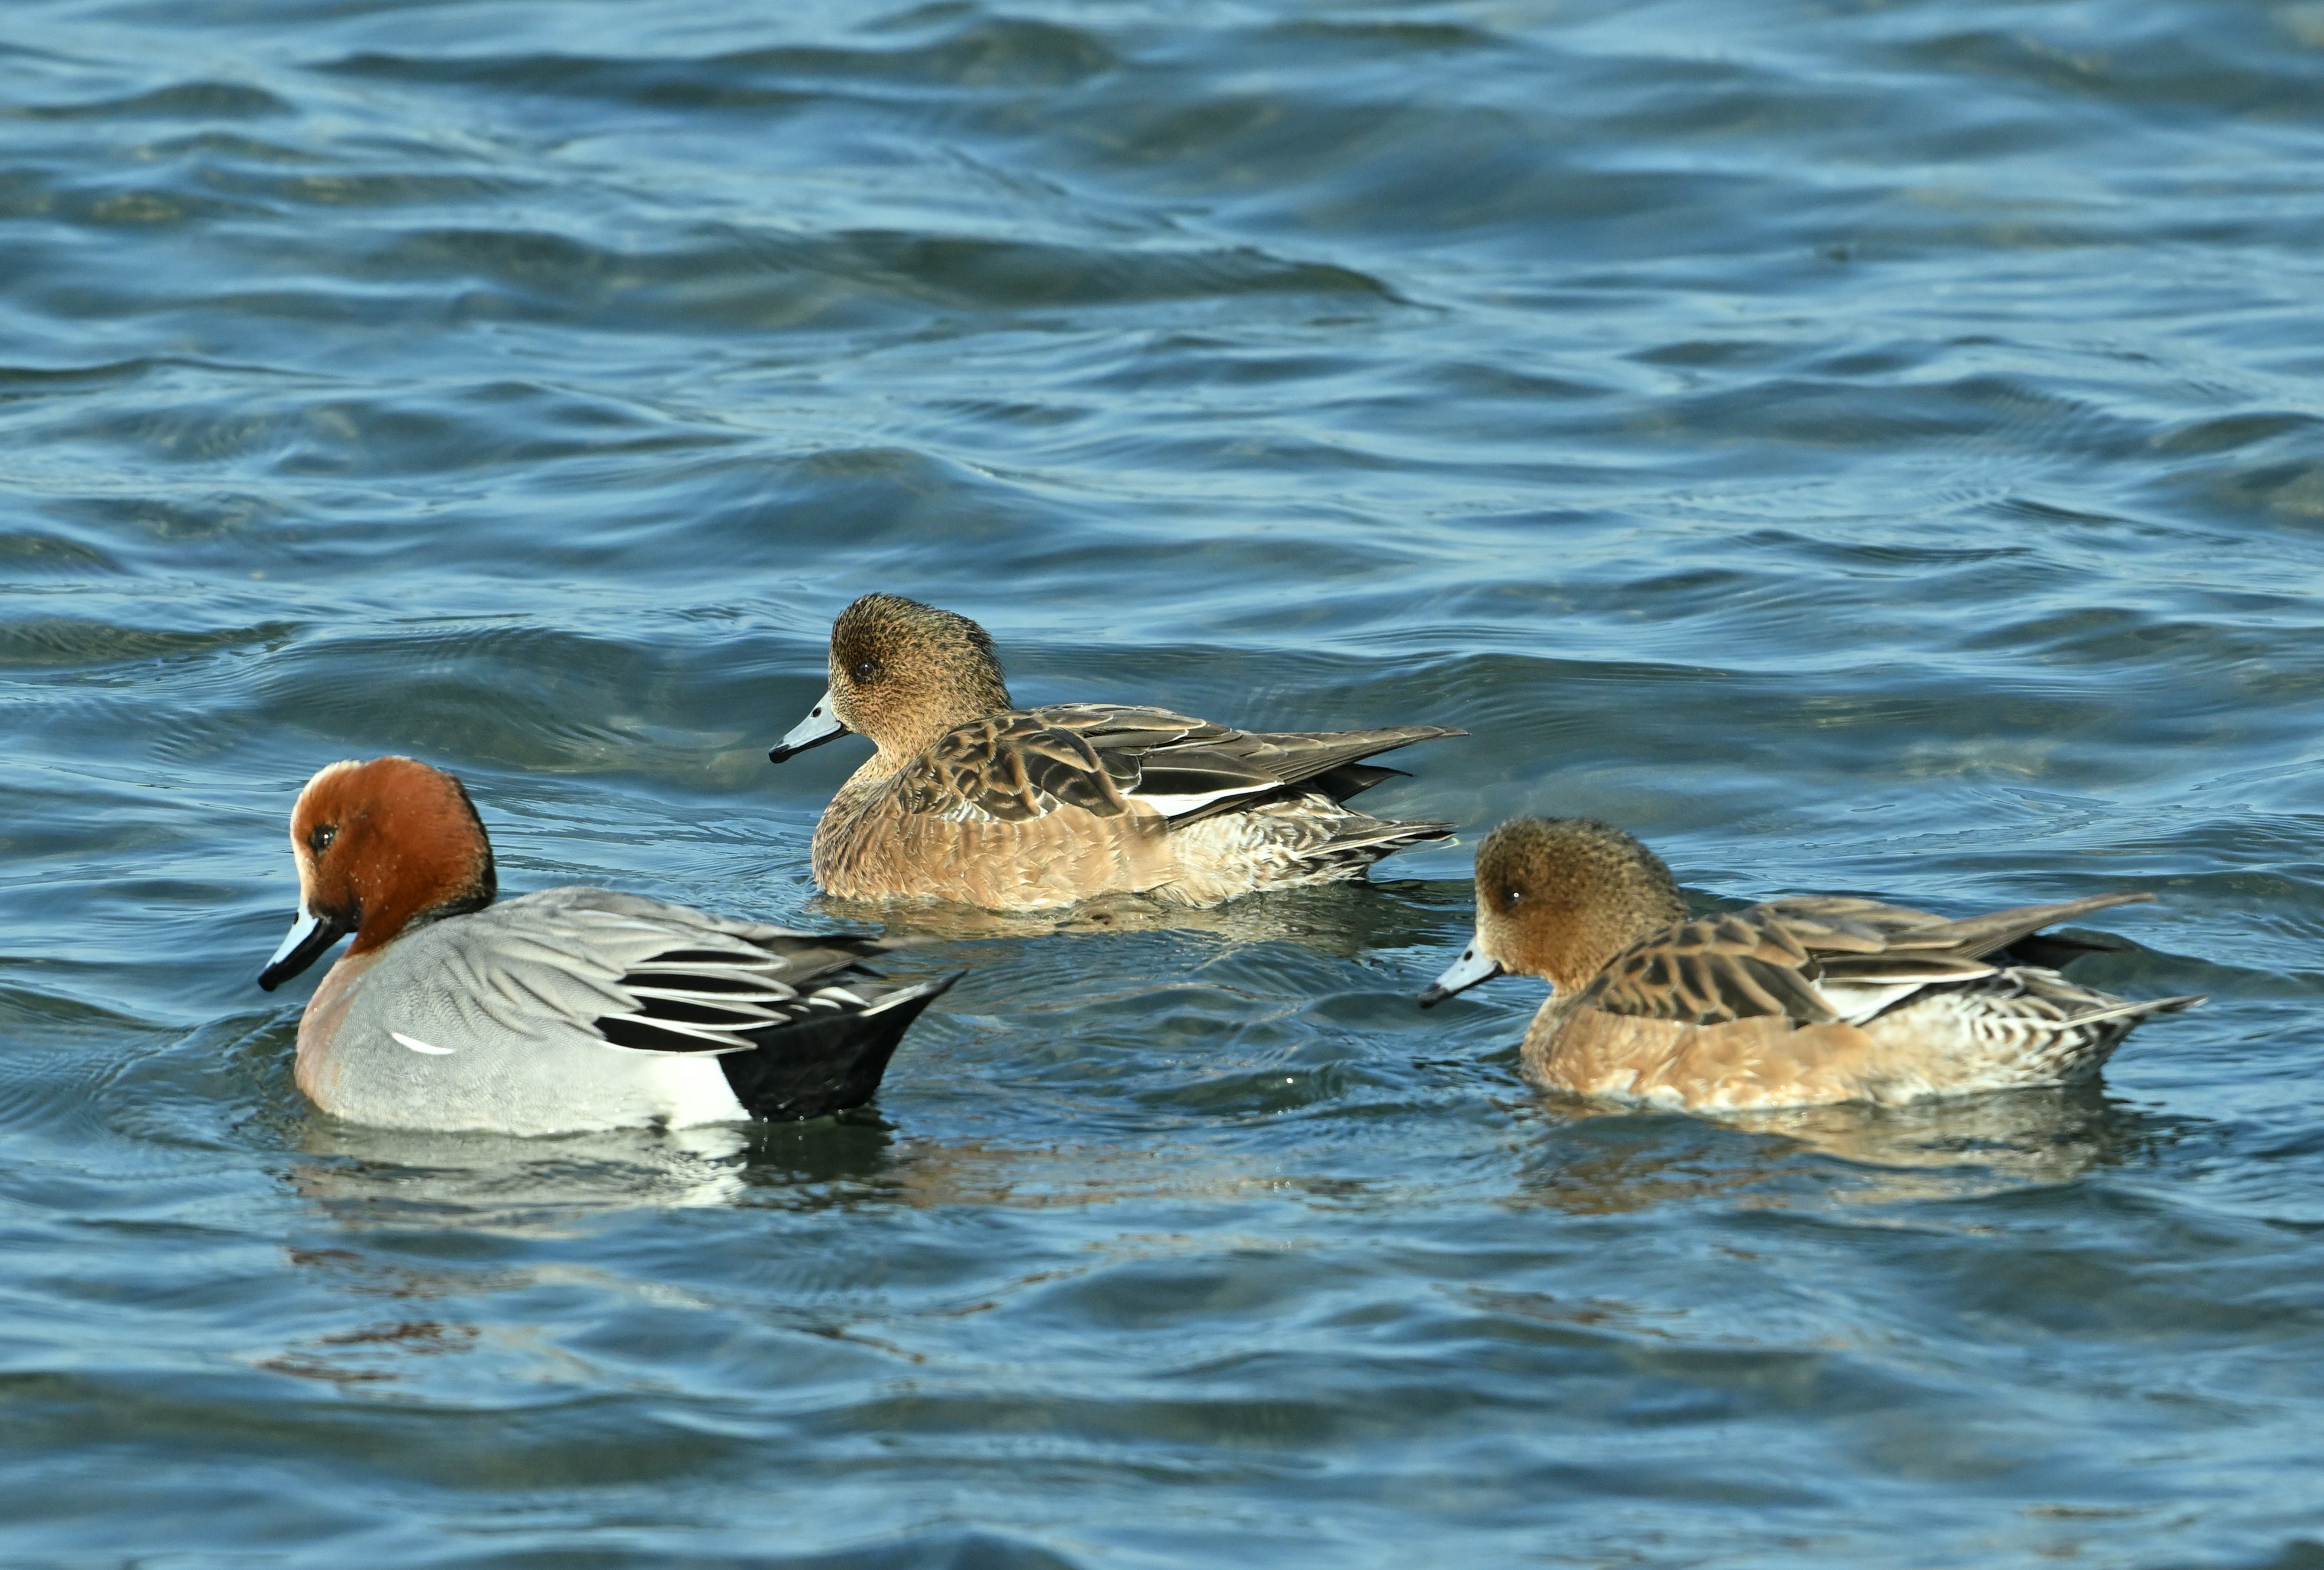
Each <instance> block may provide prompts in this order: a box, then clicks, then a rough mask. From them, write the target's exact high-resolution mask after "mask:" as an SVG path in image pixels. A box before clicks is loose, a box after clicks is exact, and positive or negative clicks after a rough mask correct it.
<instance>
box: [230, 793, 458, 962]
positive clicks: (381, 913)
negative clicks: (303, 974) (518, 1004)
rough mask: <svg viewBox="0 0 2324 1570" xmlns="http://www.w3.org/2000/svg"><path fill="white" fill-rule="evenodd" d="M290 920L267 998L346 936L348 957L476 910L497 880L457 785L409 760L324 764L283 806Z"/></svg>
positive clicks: (278, 952)
mask: <svg viewBox="0 0 2324 1570" xmlns="http://www.w3.org/2000/svg"><path fill="white" fill-rule="evenodd" d="M291 856H292V858H293V859H294V860H296V861H297V863H298V864H299V919H297V920H296V921H294V922H292V923H291V933H290V936H289V937H285V938H283V940H282V947H280V948H278V949H276V950H275V951H274V957H273V958H272V959H270V960H268V961H267V962H266V968H265V969H264V970H263V971H261V972H260V973H259V975H258V984H259V985H260V986H262V987H263V988H264V989H266V990H267V991H268V992H270V993H271V992H272V991H273V990H274V989H275V988H276V987H278V986H281V984H283V983H284V982H286V981H289V980H290V979H291V977H292V976H294V975H297V974H299V973H300V971H302V970H305V969H306V968H307V967H308V966H309V965H312V964H314V963H315V961H316V960H318V959H319V958H321V957H322V955H323V953H324V951H325V950H326V949H327V948H329V947H331V945H332V944H334V943H337V941H338V940H339V939H340V938H342V937H346V935H347V934H348V933H350V932H352V933H354V934H355V943H354V944H353V945H352V946H351V947H349V948H348V950H347V952H348V953H349V954H363V953H365V952H367V951H368V950H371V949H374V948H377V947H380V946H381V945H382V944H384V943H388V942H390V941H392V939H393V938H394V937H396V936H397V935H398V934H399V933H401V932H402V931H404V930H405V929H406V928H410V926H411V925H412V924H413V923H414V922H417V921H423V920H433V919H437V918H438V917H442V916H452V915H457V914H459V913H461V912H463V911H467V910H483V909H484V907H485V906H487V905H489V904H491V903H492V902H493V894H494V893H495V891H497V889H498V878H497V876H496V875H495V873H494V872H493V847H492V842H491V841H490V840H488V839H486V838H485V837H484V821H483V820H482V819H481V818H479V817H477V816H476V808H475V804H474V803H472V802H471V801H469V799H468V793H467V792H466V790H462V789H461V787H460V782H459V781H458V780H455V779H454V778H452V776H451V775H449V774H447V773H445V772H444V771H442V770H440V769H432V768H430V767H429V766H428V765H427V764H425V763H423V762H420V761H419V760H418V759H416V758H374V759H372V760H371V761H370V762H367V763H365V762H344V763H333V764H331V765H330V766H329V767H328V768H326V769H324V770H323V771H320V772H319V773H318V774H317V775H316V776H315V777H314V778H313V779H312V780H308V781H307V788H306V789H305V790H301V791H300V792H299V804H298V805H297V806H296V807H294V808H291Z"/></svg>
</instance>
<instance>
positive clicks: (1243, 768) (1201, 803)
mask: <svg viewBox="0 0 2324 1570" xmlns="http://www.w3.org/2000/svg"><path fill="white" fill-rule="evenodd" d="M830 664H831V686H830V688H829V690H827V691H826V692H825V694H824V695H823V697H822V698H821V699H820V700H819V701H818V702H817V703H816V706H815V707H813V708H811V709H809V710H808V711H807V718H805V719H803V720H801V721H800V722H799V723H798V725H796V726H794V727H792V729H791V732H790V734H788V735H786V736H785V737H784V738H783V740H782V743H781V745H779V746H778V747H776V748H775V749H774V750H773V751H772V752H770V753H769V754H768V756H769V757H770V758H771V759H772V760H773V761H774V762H778V763H779V762H782V761H783V760H785V759H786V758H789V757H793V756H795V755H797V754H798V753H803V752H805V751H807V749H808V748H809V747H817V746H821V745H822V744H823V743H825V742H828V741H832V740H834V739H835V738H837V737H839V736H842V735H844V734H847V733H848V732H850V731H853V732H856V733H858V734H862V735H864V736H867V737H869V738H870V739H871V742H872V743H874V744H875V745H876V746H877V747H878V749H879V750H878V751H877V752H875V753H873V754H872V755H871V759H870V761H869V762H865V763H864V765H863V766H862V768H860V769H858V770H856V771H855V772H854V774H853V776H852V777H850V778H849V780H847V782H846V783H845V784H844V785H843V786H841V787H840V789H839V793H838V794H837V795H836V796H834V797H833V798H832V799H831V805H830V806H829V807H828V808H825V810H824V814H823V818H822V821H821V822H819V823H817V824H816V830H815V844H814V851H813V867H814V873H815V881H816V886H817V887H819V888H821V889H822V890H823V891H825V893H829V894H835V895H839V896H841V897H842V898H846V899H870V900H876V899H890V898H901V899H912V898H920V899H934V900H959V901H962V902H964V903H967V904H971V905H979V906H982V907H984V908H986V909H988V910H1049V909H1054V908H1056V907H1058V906H1063V905H1070V904H1073V903H1074V902H1075V901H1077V900H1086V899H1089V898H1091V897H1093V896H1094V895H1099V894H1109V893H1119V892H1130V893H1145V894H1151V895H1154V896H1156V897H1157V898H1159V899H1162V900H1167V901H1170V902H1173V903H1176V904H1180V905H1190V906H1204V905H1215V904H1217V903H1219V902H1220V901H1221V900H1230V899H1232V898H1234V897H1235V896H1236V895H1238V894H1248V893H1251V892H1253V891H1257V890H1261V889H1288V888H1296V887H1298V886H1300V885H1302V884H1307V883H1326V882H1338V881H1341V880H1342V879H1348V878H1356V877H1360V876H1362V875H1363V873H1364V871H1365V869H1366V868H1368V867H1369V866H1370V865H1371V864H1373V863H1374V862H1376V861H1378V860H1379V859H1380V858H1381V857H1382V856H1385V855H1388V854H1390V853H1391V852H1394V851H1398V850H1401V849H1403V848H1404V847H1405V846H1406V845H1414V844H1416V843H1418V842H1420V841H1423V840H1433V839H1443V838H1444V837H1446V836H1449V835H1450V834H1451V833H1452V826H1451V825H1450V824H1443V823H1397V822H1391V821H1388V820H1387V819H1383V818H1378V817H1369V816H1367V815H1365V814H1364V813H1361V812H1358V811H1356V810H1354V809H1353V808H1350V807H1348V806H1346V805H1345V803H1346V801H1347V799H1348V798H1350V797H1351V796H1353V795H1355V794H1356V793H1357V792H1358V791H1360V790H1367V789H1369V787H1371V786H1373V785H1377V784H1378V783H1379V782H1380V781H1381V780H1386V779H1390V778H1394V777H1396V775H1397V771H1396V770H1393V769H1385V768H1380V767H1378V766H1376V765H1373V764H1369V763H1365V762H1362V761H1361V760H1363V759H1365V758H1368V757H1369V756H1371V755H1372V754H1373V753H1384V752H1388V751H1389V750H1390V749H1392V748H1396V747H1401V746H1406V745H1408V744H1410V743H1414V742H1425V741H1432V740H1434V739H1435V738H1437V737H1439V736H1457V735H1461V734H1465V733H1463V732H1461V731H1456V730H1447V729H1445V728H1444V727H1443V726H1441V725H1397V726H1391V727H1389V728H1387V729H1383V730H1371V731H1335V732H1321V733H1306V732H1299V733H1268V734H1259V733H1253V732H1250V731H1239V730H1235V729H1233V728H1231V727H1230V726H1227V725H1212V724H1210V723H1208V722H1206V721H1203V720H1198V719H1190V718H1188V717H1187V716H1185V715H1182V714H1174V713H1172V712H1170V711H1169V710H1168V709H1161V708H1136V707H1125V706H1120V705H1114V704H1094V703H1066V704H1051V705H1047V706H1045V707H1040V708H1029V709H1028V708H1019V707H1017V705H1016V704H1015V703H1014V702H1013V701H1012V700H1011V699H1010V696H1009V688H1008V685H1007V683H1006V682H1004V681H1003V680H1002V679H1001V661H1000V659H999V657H998V656H996V655H995V654H994V652H993V650H992V640H991V637H990V636H989V635H988V634H987V633H985V631H984V629H983V628H982V627H980V626H978V625H977V624H976V623H974V622H972V621H970V620H969V619H968V618H967V617H965V616H960V615H955V614H953V613H952V612H950V611H940V610H937V609H936V607H935V606H933V605H922V604H920V603H919V602H918V601H917V600H908V599H903V598H900V597H899V596H895V595H878V594H875V595H865V596H863V597H862V599H859V600H857V601H856V602H855V603H854V604H853V605H850V606H848V607H847V609H846V610H844V612H842V613H841V614H840V616H839V619H838V620H837V621H836V622H835V623H832V628H831V662H830Z"/></svg>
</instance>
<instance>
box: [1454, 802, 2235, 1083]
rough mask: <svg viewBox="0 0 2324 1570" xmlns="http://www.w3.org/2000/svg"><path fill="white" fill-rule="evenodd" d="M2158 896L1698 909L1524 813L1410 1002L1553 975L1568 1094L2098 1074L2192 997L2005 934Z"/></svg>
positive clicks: (1649, 867) (1603, 846)
mask: <svg viewBox="0 0 2324 1570" xmlns="http://www.w3.org/2000/svg"><path fill="white" fill-rule="evenodd" d="M2150 899H2153V895H2151V894H2097V895H2093V896H2091V897H2090V898H2089V899H2085V900H2067V901H2065V902H2064V903H2062V904H2058V905H2026V906H2022V907H2020V908H2018V909H2016V910H1997V911H1994V912H1992V913H1991V914H1989V915H1984V916H1970V917H1966V918H1964V919H1960V920H1958V921H1955V920H1949V919H1946V918H1944V917H1941V916H1932V915H1930V914H1929V913H1928V912H1926V911H1924V910H1905V909H1903V908H1902V907H1899V906H1895V905H1883V904H1880V903H1878V902H1877V901H1876V900H1855V899H1845V898H1840V897H1833V896H1811V897H1808V898H1803V899H1793V900H1771V901H1770V902H1768V903H1767V904H1765V905H1755V906H1753V907H1752V908H1751V909H1749V910H1737V911H1733V912H1730V913H1728V914H1725V915H1718V916H1706V917H1703V918H1701V919H1699V920H1690V919H1688V916H1687V909H1686V901H1685V900H1683V899H1682V898H1681V897H1680V895H1679V891H1678V883H1677V882H1676V881H1675V880H1674V879H1673V878H1672V876H1671V872H1670V869H1669V868H1668V867H1666V866H1665V865H1664V864H1663V863H1662V860H1661V858H1660V857H1658V856H1656V855H1655V854H1654V852H1652V851H1650V850H1648V849H1647V848H1646V846H1645V845H1640V844H1639V843H1638V842H1637V840H1635V839H1633V838H1631V837H1630V836H1628V835H1627V834H1625V833H1623V832H1622V831H1621V830H1620V829H1618V828H1613V827H1609V826H1608V825H1606V824H1603V823H1599V822H1596V821H1594V820H1592V819H1590V818H1586V817H1576V818H1564V819H1548V818H1540V817H1519V818H1514V819H1512V820H1510V821H1509V822H1508V823H1505V824H1503V825H1501V827H1499V828H1497V829H1495V830H1494V831H1493V832H1492V834H1491V836H1489V837H1488V838H1487V839H1486V841H1485V843H1484V844H1483V845H1480V846H1479V847H1478V851H1477V933H1476V937H1475V939H1474V940H1473V941H1472V942H1471V944H1470V945H1469V947H1468V948H1467V949H1466V950H1465V951H1463V952H1462V956H1461V957H1460V958H1459V959H1457V960H1455V961H1454V962H1453V963H1452V968H1450V969H1449V970H1447V971H1446V972H1445V973H1444V974H1443V975H1441V976H1439V977H1438V978H1437V979H1436V983H1435V984H1434V985H1433V986H1431V987H1430V988H1429V989H1428V990H1427V991H1426V992H1425V993H1422V994H1421V997H1420V1005H1421V1007H1423V1008H1427V1007H1429V1006H1430V1005H1432V1004H1434V1003H1436V1002H1442V1001H1443V999H1445V998H1448V997H1450V996H1452V994H1453V993H1457V992H1460V991H1462V990H1463V989H1464V988H1467V987H1472V986H1475V985H1476V984H1478V983H1479V982H1481V981H1488V980H1490V979H1491V978H1492V977H1494V976H1497V975H1499V974H1504V973H1505V972H1506V973H1512V974H1517V975H1536V976H1546V977H1547V978H1548V979H1549V981H1550V983H1551V984H1552V985H1553V986H1554V988H1555V989H1556V990H1555V991H1554V992H1553V993H1551V994H1550V997H1549V1001H1548V1002H1545V1003H1544V1004H1543V1005H1542V1007H1541V1011H1540V1012H1539V1013H1538V1014H1535V1016H1534V1021H1533V1024H1532V1026H1531V1027H1530V1028H1529V1029H1527V1030H1526V1038H1525V1047H1524V1057H1523V1062H1524V1066H1525V1070H1526V1074H1527V1075H1528V1076H1531V1077H1532V1078H1534V1079H1535V1080H1536V1081H1538V1082H1539V1083H1540V1084H1542V1085H1546V1086H1548V1087H1549V1088H1551V1089H1553V1090H1563V1091H1571V1092H1572V1093H1574V1094H1581V1095H1613V1096H1624V1097H1636V1098H1638V1099H1641V1100H1646V1101H1650V1102H1655V1103H1658V1104H1665V1105H1675V1106H1684V1107H1694V1108H1700V1109H1705V1110H1725V1111H1735V1110H1740V1109H1744V1108H1748V1107H1775V1106H1804V1105H1811V1104H1818V1103H1825V1102H1842V1101H1870V1102H1885V1103H1900V1102H1910V1101H1917V1100H1920V1099H1922V1098H1923V1097H1925V1096H1938V1095H1966V1094H1973V1093H1976V1092H1978V1091H1987V1090H2006V1089H2014V1088H2017V1087H2020V1086H2030V1085H2059V1084H2063V1083H2066V1082H2069V1081H2071V1080H2077V1079H2086V1078H2088V1077H2089V1076H2092V1075H2095V1074H2096V1073H2098V1069H2099V1067H2101V1066H2102V1065H2103V1064H2104V1063H2105V1062H2106V1060H2107V1055H2108V1054H2109V1053H2111V1052H2113V1050H2114V1049H2115V1048H2116V1047H2117V1046H2119V1045H2120V1044H2121V1042H2122V1039H2123V1038H2124V1037H2125V1036H2127V1035H2128V1034H2130V1030H2131V1027H2132V1026H2134V1025H2135V1024H2137V1023H2138V1021H2140V1020H2142V1019H2144V1017H2145V1016H2147V1015H2149V1014H2156V1013H2165V1012H2169V1011H2175V1010H2179V1009H2184V1008H2190V1007H2192V1006H2193V1005H2194V1004H2196V1003H2199V1002H2202V1001H2203V1000H2202V999H2200V998H2198V997H2178V998H2154V999H2150V1000H2148V1001H2146V1002H2128V1001H2126V1000H2125V999H2122V998H2117V997H2115V996H2113V995H2112V994H2110V993H2101V992H2098V991H2095V990H2093V989H2091V988H2089V987H2084V986H2078V985H2076V984H2074V983H2072V982H2070V981H2068V980H2067V979H2066V978H2065V977H2064V976H2062V975H2060V974H2058V973H2057V972H2056V971H2054V970H2045V969H2043V968H2041V967H2040V966H2038V965H2027V964H2019V963H2015V958H2016V957H2017V956H2012V955H2008V954H2005V953H2003V952H2002V951H2003V950H2005V949H2006V948H2008V947H2010V946H2011V945H2013V944H2015V945H2018V946H2019V947H2020V950H2021V951H2023V950H2024V949H2027V948H2033V949H2034V951H2035V952H2037V953H2042V954H2044V955H2046V954H2049V953H2060V952H2070V951H2071V950H2073V949H2075V948H2078V947H2095V946H2092V945H2088V944H2080V943H2077V942H2076V941H2075V940H2072V939H2058V938H2035V937H2033V934H2034V933H2036V932H2038V931H2039V930H2040V929H2041V928H2044V927H2048V926H2050V925H2052V923H2055V922H2059V921H2064V920H2068V919H2071V918H2073V917H2076V916H2080V915H2082V914H2084V913H2085V912H2087V911H2091V910H2103V909H2104V908H2106V907H2107V906H2109V905H2126V904H2130V903H2132V902H2134V901H2137V900H2150ZM2043 946H2047V947H2043Z"/></svg>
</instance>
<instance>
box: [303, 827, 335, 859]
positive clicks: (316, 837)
mask: <svg viewBox="0 0 2324 1570" xmlns="http://www.w3.org/2000/svg"><path fill="white" fill-rule="evenodd" d="M338 837H339V826H338V825H337V824H336V823H318V824H317V825H316V826H315V827H314V830H313V832H311V833H310V834H309V835H308V836H307V848H308V849H309V850H311V851H313V852H314V853H315V854H317V855H321V854H323V853H324V852H325V851H327V850H328V849H330V848H331V842H332V841H333V840H335V839H337V838H338Z"/></svg>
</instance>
